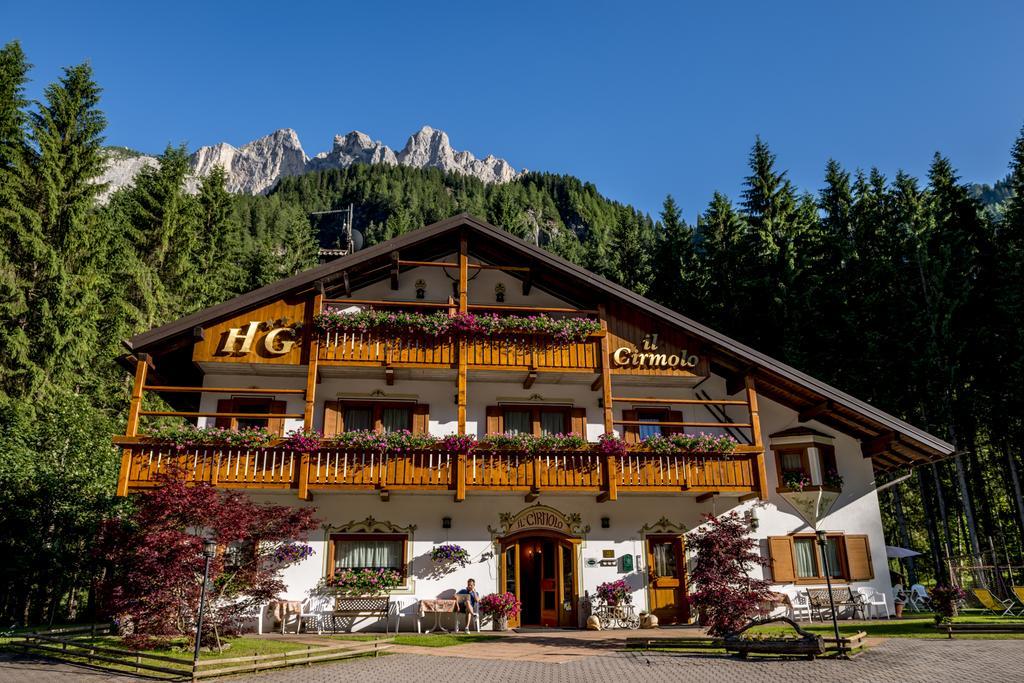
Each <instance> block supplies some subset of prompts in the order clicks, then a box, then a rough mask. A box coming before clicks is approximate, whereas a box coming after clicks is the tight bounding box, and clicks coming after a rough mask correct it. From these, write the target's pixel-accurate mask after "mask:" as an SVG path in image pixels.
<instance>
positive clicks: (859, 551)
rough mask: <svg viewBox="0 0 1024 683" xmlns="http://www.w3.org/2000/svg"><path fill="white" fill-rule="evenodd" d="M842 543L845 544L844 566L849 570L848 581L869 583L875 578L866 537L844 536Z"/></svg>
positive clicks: (869, 545)
mask: <svg viewBox="0 0 1024 683" xmlns="http://www.w3.org/2000/svg"><path fill="white" fill-rule="evenodd" d="M843 541H844V543H845V544H846V565H847V567H848V568H849V579H850V581H869V580H871V579H873V578H875V571H874V568H873V567H872V566H871V544H870V543H868V537H867V536H864V535H861V534H854V535H850V536H844V537H843Z"/></svg>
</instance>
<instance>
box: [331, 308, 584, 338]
mask: <svg viewBox="0 0 1024 683" xmlns="http://www.w3.org/2000/svg"><path fill="white" fill-rule="evenodd" d="M313 324H314V326H315V327H316V329H317V331H319V332H321V333H325V332H327V333H332V332H370V331H373V332H383V333H387V334H394V335H403V334H424V335H428V336H433V337H438V336H442V335H445V334H458V335H462V336H473V335H478V336H485V337H488V336H492V335H497V334H511V333H528V334H545V335H550V336H552V337H554V338H555V340H557V341H559V342H563V343H569V342H577V341H583V340H584V339H586V338H587V337H588V336H590V335H591V334H594V333H595V332H598V331H600V329H601V324H600V323H599V322H598V321H597V320H591V319H590V318H576V317H570V318H553V317H550V316H547V315H544V314H539V315H531V316H518V315H504V316H503V315H498V314H497V313H489V314H480V315H478V314H475V313H462V312H459V313H456V314H454V315H448V314H447V313H444V312H436V313H415V312H405V311H377V310H364V311H355V312H351V313H343V312H342V311H340V310H338V309H328V310H326V311H324V312H323V313H320V314H318V315H316V316H315V317H314V319H313Z"/></svg>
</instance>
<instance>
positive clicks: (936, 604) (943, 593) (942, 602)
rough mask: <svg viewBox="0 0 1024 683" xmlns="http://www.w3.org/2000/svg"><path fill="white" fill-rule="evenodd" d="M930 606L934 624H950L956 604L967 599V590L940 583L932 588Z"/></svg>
mask: <svg viewBox="0 0 1024 683" xmlns="http://www.w3.org/2000/svg"><path fill="white" fill-rule="evenodd" d="M931 598H932V608H933V609H934V610H935V623H936V624H951V623H953V617H955V616H956V614H957V604H958V603H959V602H960V601H961V600H966V599H967V592H966V591H964V590H963V589H962V588H958V587H956V586H949V585H946V584H940V585H938V586H936V587H935V588H933V589H932V591H931Z"/></svg>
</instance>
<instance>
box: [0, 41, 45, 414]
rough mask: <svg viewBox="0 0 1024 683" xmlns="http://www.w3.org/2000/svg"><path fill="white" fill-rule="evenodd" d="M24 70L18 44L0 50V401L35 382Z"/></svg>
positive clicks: (38, 245) (33, 241)
mask: <svg viewBox="0 0 1024 683" xmlns="http://www.w3.org/2000/svg"><path fill="white" fill-rule="evenodd" d="M28 70H29V65H28V63H27V62H26V60H25V54H24V53H23V52H22V50H21V45H20V44H19V43H18V42H17V41H14V42H11V43H8V44H7V45H5V46H4V47H3V48H0V396H4V395H23V394H25V393H27V392H28V391H29V387H31V386H32V385H33V384H34V383H35V381H36V380H35V378H34V373H33V371H32V370H33V367H34V364H33V363H32V361H31V358H30V349H31V343H30V339H29V337H28V334H27V333H26V326H27V324H28V320H27V318H28V314H29V305H28V299H29V293H30V291H31V285H32V283H31V278H32V273H33V270H34V267H35V263H36V262H37V260H38V259H39V253H40V251H42V247H43V244H42V242H41V240H40V236H39V232H38V223H37V221H34V220H33V218H34V216H33V215H32V213H31V212H30V211H28V209H27V208H26V206H25V201H24V200H25V180H26V167H25V160H26V155H27V139H26V134H25V126H26V122H27V116H26V113H25V108H26V107H27V105H28V102H27V101H26V100H25V97H24V90H25V83H26V82H27V81H28Z"/></svg>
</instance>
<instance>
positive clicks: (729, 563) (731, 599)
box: [686, 512, 768, 636]
mask: <svg viewBox="0 0 1024 683" xmlns="http://www.w3.org/2000/svg"><path fill="white" fill-rule="evenodd" d="M704 519H705V521H706V522H707V524H705V525H704V526H703V527H701V528H699V529H697V530H696V531H693V532H692V533H690V534H689V535H687V537H686V543H687V546H688V547H689V548H690V549H691V550H693V551H694V552H695V554H696V563H695V564H694V568H693V571H692V572H691V573H690V581H691V582H692V583H693V584H694V585H695V586H696V587H697V590H696V591H694V592H693V593H691V594H690V602H691V604H692V605H693V606H694V607H696V608H697V609H698V610H700V622H701V624H702V625H704V626H706V627H707V629H708V633H709V634H710V635H712V636H725V635H728V634H730V633H735V632H736V631H738V630H739V629H740V628H742V627H743V625H744V624H745V623H746V622H747V621H748V620H749V619H750V618H751V617H753V616H754V615H755V614H757V606H758V603H759V602H761V601H763V600H765V599H767V597H768V582H767V581H764V580H762V579H755V578H753V577H752V576H750V571H751V570H752V569H753V568H754V567H758V566H765V565H766V564H767V560H765V559H764V558H763V557H761V554H760V553H759V552H758V549H757V542H756V541H755V540H754V539H752V538H750V535H749V534H750V531H751V529H750V524H749V522H747V521H746V520H745V519H744V518H743V517H740V516H739V515H738V514H736V513H735V512H730V513H729V514H727V515H722V516H720V517H715V516H713V515H704Z"/></svg>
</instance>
